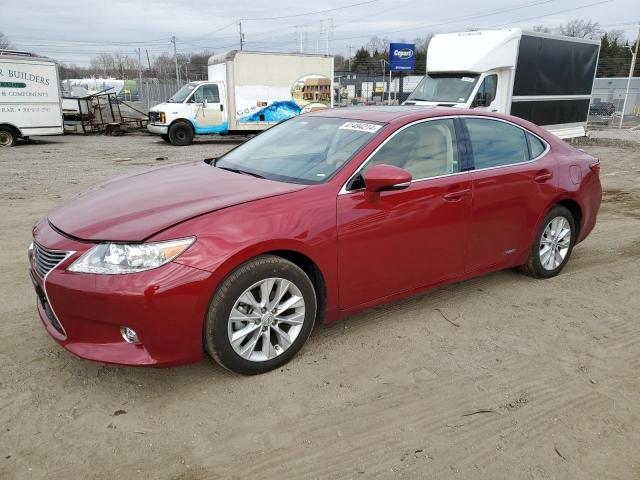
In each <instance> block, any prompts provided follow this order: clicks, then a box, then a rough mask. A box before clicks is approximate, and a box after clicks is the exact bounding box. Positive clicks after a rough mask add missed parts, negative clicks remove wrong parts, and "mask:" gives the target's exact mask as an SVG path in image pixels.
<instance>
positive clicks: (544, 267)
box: [522, 205, 576, 278]
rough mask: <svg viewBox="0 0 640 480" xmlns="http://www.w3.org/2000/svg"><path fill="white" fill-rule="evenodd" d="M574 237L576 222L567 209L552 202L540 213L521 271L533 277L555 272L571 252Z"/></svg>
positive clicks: (562, 266) (559, 269) (564, 263)
mask: <svg viewBox="0 0 640 480" xmlns="http://www.w3.org/2000/svg"><path fill="white" fill-rule="evenodd" d="M575 240H576V225H575V220H574V219H573V215H572V214H571V212H570V211H569V210H568V209H567V208H566V207H563V206H562V205H556V206H555V207H553V208H552V209H551V210H550V211H549V213H547V215H546V216H545V217H544V220H543V221H542V225H541V226H540V230H539V231H538V235H536V239H535V240H534V242H533V245H532V247H531V252H530V254H529V259H528V260H527V263H526V264H525V265H523V266H522V271H523V272H524V273H526V274H527V275H530V276H532V277H534V278H551V277H555V276H556V275H558V274H559V273H560V272H561V271H562V269H563V268H564V267H565V265H566V264H567V262H568V261H569V257H570V256H571V252H572V250H573V246H574V244H575Z"/></svg>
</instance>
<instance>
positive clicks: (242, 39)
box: [238, 20, 244, 50]
mask: <svg viewBox="0 0 640 480" xmlns="http://www.w3.org/2000/svg"><path fill="white" fill-rule="evenodd" d="M238 30H239V32H240V50H244V33H242V20H238Z"/></svg>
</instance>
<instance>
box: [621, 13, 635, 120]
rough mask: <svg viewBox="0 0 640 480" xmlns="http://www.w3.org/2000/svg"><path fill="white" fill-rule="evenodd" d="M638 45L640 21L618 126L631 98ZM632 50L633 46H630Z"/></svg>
mask: <svg viewBox="0 0 640 480" xmlns="http://www.w3.org/2000/svg"><path fill="white" fill-rule="evenodd" d="M638 45H640V23H639V24H638V38H637V39H636V51H635V52H634V51H631V68H630V69H629V78H627V90H626V92H625V93H624V102H622V113H621V114H620V125H619V126H618V128H622V121H623V120H624V110H625V108H627V98H629V86H630V85H631V78H632V77H633V70H634V69H635V67H636V59H637V58H638ZM629 50H631V47H629Z"/></svg>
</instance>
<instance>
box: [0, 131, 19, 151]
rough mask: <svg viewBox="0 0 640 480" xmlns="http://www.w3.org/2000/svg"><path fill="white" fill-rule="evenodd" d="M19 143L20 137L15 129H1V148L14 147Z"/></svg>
mask: <svg viewBox="0 0 640 480" xmlns="http://www.w3.org/2000/svg"><path fill="white" fill-rule="evenodd" d="M17 141H18V136H17V135H16V133H15V132H14V131H13V129H11V128H8V127H0V148H2V147H13V146H14V145H15V144H16V143H17Z"/></svg>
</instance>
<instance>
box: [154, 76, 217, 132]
mask: <svg viewBox="0 0 640 480" xmlns="http://www.w3.org/2000/svg"><path fill="white" fill-rule="evenodd" d="M225 103H226V102H225V88H224V83H221V82H190V83H187V84H186V85H185V86H183V87H182V88H181V89H180V90H178V91H177V92H176V93H175V94H174V95H173V96H172V97H171V98H169V99H168V100H167V101H166V102H164V103H160V104H158V105H155V106H154V107H152V108H151V109H150V110H149V124H148V126H147V129H148V130H149V131H150V132H151V133H155V134H157V135H160V136H161V137H162V139H163V140H165V141H167V142H169V143H172V144H174V145H189V144H190V143H191V142H192V141H193V137H194V136H195V135H204V134H209V133H226V132H227V130H228V122H227V115H226V109H225Z"/></svg>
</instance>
